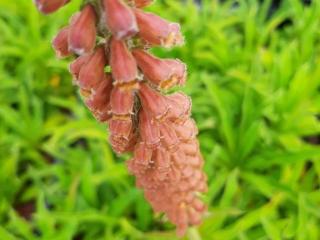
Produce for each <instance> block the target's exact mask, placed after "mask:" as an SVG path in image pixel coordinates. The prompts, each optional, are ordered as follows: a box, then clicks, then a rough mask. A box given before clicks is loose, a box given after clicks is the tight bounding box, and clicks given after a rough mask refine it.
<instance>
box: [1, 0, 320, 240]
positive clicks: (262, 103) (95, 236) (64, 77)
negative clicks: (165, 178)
mask: <svg viewBox="0 0 320 240" xmlns="http://www.w3.org/2000/svg"><path fill="white" fill-rule="evenodd" d="M79 5H80V0H73V1H72V3H71V4H70V5H69V6H67V7H65V8H63V9H61V10H60V11H59V12H58V13H55V14H53V15H50V16H42V15H41V14H39V13H38V12H37V10H36V8H35V7H34V5H33V3H32V1H31V0H17V1H12V0H0V240H17V239H19V240H20V239H23V240H31V239H41V240H69V239H70V240H71V239H74V240H100V239H107V240H127V239H128V240H161V239H165V240H174V239H177V238H176V236H175V232H174V227H173V226H172V225H171V224H169V223H167V222H166V219H165V217H164V216H162V215H158V214H154V213H153V212H152V211H151V209H150V206H149V205H148V204H147V203H146V201H145V200H144V198H143V193H142V192H141V191H140V190H137V189H136V188H135V187H134V179H133V178H132V177H131V176H129V175H128V172H127V170H126V167H125V164H124V163H125V160H127V159H128V158H129V157H130V156H121V157H119V156H116V155H115V154H114V153H113V152H112V150H111V148H110V146H109V145H108V143H107V134H108V133H107V131H106V130H105V126H104V125H102V124H99V123H97V122H96V121H95V120H94V118H93V117H92V116H91V115H90V113H89V112H88V111H87V110H86V108H85V107H84V105H83V104H82V102H81V98H80V97H79V94H78V93H77V90H76V88H75V87H74V86H73V85H72V81H71V77H70V76H69V74H68V71H67V68H68V63H69V62H70V59H67V60H63V61H61V60H58V59H56V58H55V56H54V53H53V50H52V49H51V46H50V41H51V39H52V37H53V36H54V35H55V33H56V32H57V30H58V29H59V28H60V27H61V26H64V25H65V24H66V23H67V22H68V18H69V17H70V15H71V14H72V13H73V12H74V11H76V10H77V9H78V7H79ZM150 10H152V11H154V12H157V13H159V14H160V15H161V16H163V17H166V18H168V19H170V20H172V21H177V22H180V23H181V24H182V28H183V31H184V34H185V36H186V44H185V45H184V46H183V47H181V48H176V49H173V50H172V51H163V50H159V49H156V50H155V52H156V53H157V54H158V55H159V56H166V57H168V56H171V57H178V58H181V59H182V60H183V61H185V62H186V63H187V64H188V68H189V80H188V82H187V86H186V87H185V88H183V90H184V91H186V92H187V93H188V94H190V95H191V96H192V99H193V117H194V118H195V119H196V121H197V123H198V126H199V129H200V134H199V138H200V141H201V148H202V152H203V155H204V157H205V160H206V164H205V171H206V173H207V174H208V177H209V191H208V194H207V195H206V196H204V199H205V201H206V202H207V203H208V206H209V209H208V210H209V211H208V214H207V215H206V217H205V219H204V222H203V224H202V225H201V226H200V227H198V228H192V229H190V230H189V231H188V233H187V235H186V237H185V239H189V240H201V239H202V240H233V239H239V240H267V239H272V240H273V239H274V240H278V239H279V240H281V239H298V240H319V239H320V227H319V226H320V190H319V188H320V145H319V144H320V138H319V133H320V123H319V114H320V95H319V91H320V1H318V0H314V1H304V2H303V1H299V0H283V1H274V2H272V1H271V0H265V1H258V0H239V1H234V0H233V1H218V0H202V1H196V2H194V1H191V0H185V1H178V0H158V1H157V3H156V4H155V5H154V6H152V7H150Z"/></svg>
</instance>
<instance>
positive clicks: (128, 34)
mask: <svg viewBox="0 0 320 240" xmlns="http://www.w3.org/2000/svg"><path fill="white" fill-rule="evenodd" d="M35 2H36V4H37V6H38V9H39V10H40V11H42V12H43V13H51V12H54V11H56V10H57V9H59V8H60V7H62V6H64V5H65V4H67V3H68V2H69V0H35ZM87 2H88V3H86V4H84V6H83V8H82V10H81V11H80V12H78V13H76V14H74V15H73V16H72V17H71V20H70V23H69V25H68V26H66V27H64V28H63V29H61V31H60V32H59V33H58V35H57V36H56V37H55V39H54V40H53V47H54V49H55V51H56V53H57V55H58V56H59V57H67V56H70V55H74V56H77V58H76V59H75V60H74V61H73V62H72V63H71V65H70V72H71V74H72V75H73V78H74V82H75V84H76V85H77V86H79V88H80V92H81V95H82V96H83V98H84V102H85V104H86V105H87V107H88V108H89V109H90V111H91V112H92V113H93V115H94V116H95V117H96V119H98V120H99V121H101V122H103V123H107V124H108V126H109V131H110V139H109V140H110V143H111V145H112V147H113V149H114V150H115V151H116V152H117V153H124V152H133V158H132V159H131V160H130V161H128V168H129V171H130V172H131V173H132V174H133V175H135V177H136V179H137V186H138V187H139V188H142V189H143V190H144V193H145V197H146V199H147V200H148V201H149V202H150V203H151V205H152V207H153V209H154V210H155V211H157V212H164V213H166V215H167V217H168V218H169V219H170V220H171V221H172V222H173V223H174V224H176V225H177V232H178V234H179V235H183V234H184V233H185V231H186V229H187V228H188V226H189V225H197V224H199V223H200V222H201V219H202V215H203V213H204V212H205V211H206V206H205V204H204V203H203V202H202V201H201V200H200V198H199V193H201V192H205V191H206V190H207V185H206V175H205V174H204V173H203V171H202V167H203V159H202V157H201V153H200V151H199V143H198V141H197V139H196V135H197V127H196V125H195V122H194V121H193V120H192V119H191V118H190V109H191V99H190V98H189V97H188V96H186V95H185V94H183V93H181V92H177V93H173V94H166V93H165V91H166V90H167V89H170V88H172V87H173V86H177V85H183V84H184V83H185V81H186V65H185V64H184V63H182V62H181V61H180V60H177V59H160V58H157V57H156V56H154V55H152V54H151V53H150V52H149V49H150V48H151V47H153V46H161V47H164V48H171V47H173V46H176V45H181V44H183V41H184V39H183V37H182V35H181V32H180V26H179V24H177V23H170V22H168V21H166V20H164V19H162V18H160V17H159V16H157V15H154V14H152V13H147V12H144V11H143V10H142V9H141V8H143V7H145V6H147V5H149V4H150V3H151V2H152V0H126V1H125V0H101V1H100V0H92V1H87ZM107 66H108V67H109V70H110V71H108V69H107V68H106V67H107Z"/></svg>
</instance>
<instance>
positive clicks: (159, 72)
mask: <svg viewBox="0 0 320 240" xmlns="http://www.w3.org/2000/svg"><path fill="white" fill-rule="evenodd" d="M132 53H133V55H134V57H135V59H136V60H137V63H138V66H139V68H140V69H141V70H142V72H143V73H144V75H145V77H146V78H147V79H148V80H149V81H151V82H152V83H153V84H156V85H157V86H159V87H160V88H162V89H168V88H170V87H172V86H174V85H177V84H179V85H182V84H184V83H185V80H186V75H187V74H186V65H185V64H184V63H182V62H181V61H180V60H178V59H177V60H173V59H160V58H157V57H155V56H153V55H151V54H149V53H147V52H146V51H143V50H140V49H136V50H134V51H133V52H132Z"/></svg>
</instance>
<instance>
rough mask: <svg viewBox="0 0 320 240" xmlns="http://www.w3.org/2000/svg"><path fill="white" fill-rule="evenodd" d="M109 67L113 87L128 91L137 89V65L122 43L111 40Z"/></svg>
mask: <svg viewBox="0 0 320 240" xmlns="http://www.w3.org/2000/svg"><path fill="white" fill-rule="evenodd" d="M110 66H111V71H112V76H113V78H114V80H115V82H114V84H115V85H119V86H120V87H122V88H128V89H132V88H137V87H138V85H137V78H138V69H137V63H136V60H135V59H134V57H133V56H132V54H131V52H130V51H129V50H128V48H127V46H126V44H125V42H124V41H121V40H116V39H115V38H113V39H112V40H111V44H110Z"/></svg>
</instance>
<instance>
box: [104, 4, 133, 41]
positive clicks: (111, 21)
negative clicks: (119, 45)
mask: <svg viewBox="0 0 320 240" xmlns="http://www.w3.org/2000/svg"><path fill="white" fill-rule="evenodd" d="M103 5H104V11H105V18H106V23H107V27H108V28H109V30H110V31H111V32H112V34H113V36H114V37H115V38H116V39H123V38H127V37H130V36H133V35H135V34H136V33H137V32H138V26H137V22H136V19H135V16H134V14H133V12H132V10H131V9H130V8H129V7H128V6H127V5H126V4H125V3H124V2H123V0H103Z"/></svg>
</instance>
